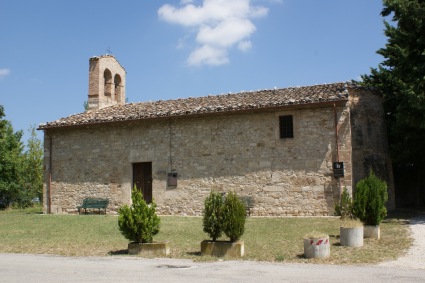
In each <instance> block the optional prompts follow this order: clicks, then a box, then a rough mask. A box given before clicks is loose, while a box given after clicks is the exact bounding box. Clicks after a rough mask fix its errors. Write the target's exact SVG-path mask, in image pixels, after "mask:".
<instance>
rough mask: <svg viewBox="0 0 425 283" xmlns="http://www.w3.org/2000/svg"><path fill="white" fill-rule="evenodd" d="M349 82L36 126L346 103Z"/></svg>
mask: <svg viewBox="0 0 425 283" xmlns="http://www.w3.org/2000/svg"><path fill="white" fill-rule="evenodd" d="M356 88H361V87H359V86H358V85H356V84H352V83H333V84H322V85H315V86H305V87H289V88H281V89H269V90H259V91H251V92H240V93H235V94H230V93H229V94H224V95H209V96H203V97H195V98H191V97H189V98H184V99H173V100H158V101H153V102H140V103H129V104H125V105H114V106H109V107H106V108H103V109H100V110H90V111H86V112H83V113H80V114H75V115H71V116H69V117H66V118H62V119H59V120H56V121H53V122H48V123H45V124H40V125H39V128H38V129H39V130H43V129H49V128H61V127H75V126H83V125H93V124H104V123H113V122H120V121H121V122H122V121H137V120H147V119H158V118H168V117H181V116H194V115H208V114H209V115H211V114H217V113H223V114H225V113H226V114H229V113H239V112H246V111H267V110H275V109H281V108H286V107H290V106H292V107H294V106H299V107H302V106H304V107H309V106H313V105H317V104H323V103H325V104H328V103H338V104H339V103H346V102H347V101H348V94H349V92H350V90H351V89H356Z"/></svg>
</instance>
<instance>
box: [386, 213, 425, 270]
mask: <svg viewBox="0 0 425 283" xmlns="http://www.w3.org/2000/svg"><path fill="white" fill-rule="evenodd" d="M409 227H410V229H411V231H412V237H413V239H414V242H413V245H412V247H411V248H410V249H409V251H408V252H407V254H406V255H405V256H403V257H400V258H398V259H397V260H395V261H388V262H383V263H380V264H379V266H387V267H398V268H407V269H425V215H420V216H417V217H415V218H413V219H411V221H410V224H409Z"/></svg>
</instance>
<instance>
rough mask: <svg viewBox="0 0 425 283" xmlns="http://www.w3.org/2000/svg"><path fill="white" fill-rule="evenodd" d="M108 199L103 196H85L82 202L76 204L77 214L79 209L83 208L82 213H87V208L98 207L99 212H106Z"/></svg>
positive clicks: (79, 211)
mask: <svg viewBox="0 0 425 283" xmlns="http://www.w3.org/2000/svg"><path fill="white" fill-rule="evenodd" d="M108 204H109V200H108V199H104V198H85V199H84V200H83V204H82V205H80V206H77V209H78V214H80V213H81V210H82V209H84V214H87V209H98V210H99V213H100V211H101V210H104V211H105V214H106V208H107V207H108Z"/></svg>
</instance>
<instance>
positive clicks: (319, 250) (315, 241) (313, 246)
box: [304, 236, 331, 258]
mask: <svg viewBox="0 0 425 283" xmlns="http://www.w3.org/2000/svg"><path fill="white" fill-rule="evenodd" d="M330 255H331V245H330V242H329V236H326V237H323V238H306V239H304V257H306V258H327V257H329V256H330Z"/></svg>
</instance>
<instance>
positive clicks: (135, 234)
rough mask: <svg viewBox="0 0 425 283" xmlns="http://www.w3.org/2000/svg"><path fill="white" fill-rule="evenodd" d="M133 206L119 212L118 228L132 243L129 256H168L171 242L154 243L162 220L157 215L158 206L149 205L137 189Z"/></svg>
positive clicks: (129, 245)
mask: <svg viewBox="0 0 425 283" xmlns="http://www.w3.org/2000/svg"><path fill="white" fill-rule="evenodd" d="M131 199H132V204H131V206H128V205H124V206H121V207H120V208H119V210H118V213H119V216H118V226H119V229H120V231H121V234H123V235H124V237H125V238H126V239H128V240H130V241H131V242H130V243H129V244H128V253H129V254H141V255H168V254H170V246H169V242H163V243H154V242H153V236H155V235H156V234H158V232H159V224H160V219H159V217H158V216H157V215H156V204H155V202H153V201H152V203H150V204H147V203H146V201H145V200H144V199H143V195H142V193H141V192H140V191H139V190H137V189H136V188H134V189H133V191H132V196H131Z"/></svg>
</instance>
